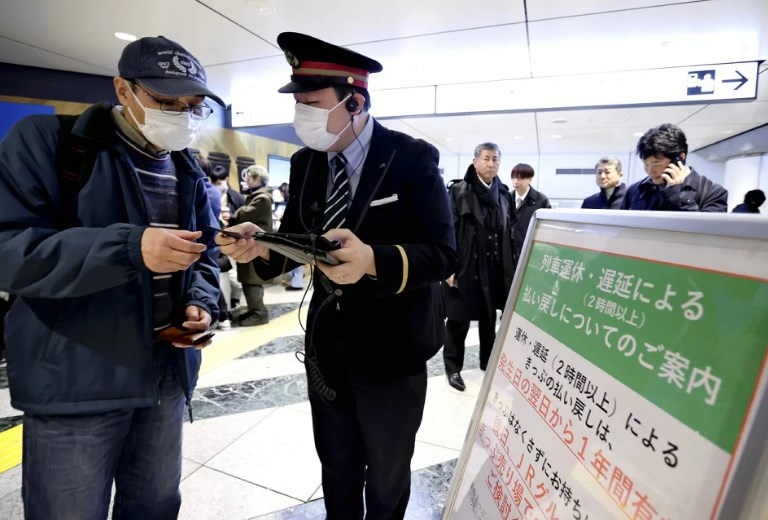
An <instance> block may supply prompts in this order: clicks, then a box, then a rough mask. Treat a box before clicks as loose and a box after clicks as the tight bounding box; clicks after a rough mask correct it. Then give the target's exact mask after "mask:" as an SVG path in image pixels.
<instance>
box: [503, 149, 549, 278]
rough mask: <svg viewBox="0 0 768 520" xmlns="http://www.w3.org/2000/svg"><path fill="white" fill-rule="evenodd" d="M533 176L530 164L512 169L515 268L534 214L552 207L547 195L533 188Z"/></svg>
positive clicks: (522, 164)
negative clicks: (538, 210) (541, 209)
mask: <svg viewBox="0 0 768 520" xmlns="http://www.w3.org/2000/svg"><path fill="white" fill-rule="evenodd" d="M533 176H534V171H533V167H532V166H531V165H529V164H524V163H520V164H517V165H515V167H514V168H512V187H513V188H514V189H515V192H514V197H515V205H514V212H513V221H514V230H513V235H512V237H513V240H514V247H515V266H517V264H518V261H519V259H520V253H521V251H522V250H523V244H524V243H525V234H526V233H527V232H528V224H530V222H531V217H533V214H534V212H535V211H536V210H537V209H540V208H545V209H547V208H551V207H552V205H551V204H550V203H549V199H548V198H547V196H546V195H544V194H543V193H541V192H540V191H536V190H535V189H533V188H531V181H532V180H533Z"/></svg>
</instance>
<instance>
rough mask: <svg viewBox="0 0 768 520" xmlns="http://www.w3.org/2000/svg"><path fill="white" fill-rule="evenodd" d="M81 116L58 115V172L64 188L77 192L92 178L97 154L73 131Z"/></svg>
mask: <svg viewBox="0 0 768 520" xmlns="http://www.w3.org/2000/svg"><path fill="white" fill-rule="evenodd" d="M78 117H79V116H67V115H57V116H56V118H57V119H58V120H59V142H58V145H57V146H56V173H57V176H58V177H59V182H60V183H61V186H62V188H64V187H67V188H68V189H72V190H73V191H75V192H77V191H80V190H81V189H82V188H83V186H85V184H86V183H87V182H88V180H89V179H90V178H91V173H92V172H93V165H94V164H95V162H96V154H95V153H94V150H93V149H92V148H91V147H89V146H88V145H87V144H86V142H85V141H84V140H83V139H81V138H80V137H78V136H76V135H75V134H73V133H72V127H73V126H75V121H77V118H78Z"/></svg>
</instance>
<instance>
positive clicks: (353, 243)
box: [317, 229, 376, 285]
mask: <svg viewBox="0 0 768 520" xmlns="http://www.w3.org/2000/svg"><path fill="white" fill-rule="evenodd" d="M323 236H324V237H325V238H326V239H327V240H330V241H331V242H334V241H335V242H338V243H339V244H340V245H341V248H340V249H337V250H335V251H331V252H330V254H331V255H332V256H333V257H334V258H337V259H338V260H339V261H340V262H341V263H340V264H339V265H333V266H332V265H328V264H325V263H322V262H318V263H317V267H318V269H320V270H321V271H322V272H323V273H324V274H325V275H326V276H327V277H328V278H330V279H331V280H333V281H334V282H335V283H337V284H342V285H346V284H352V283H356V282H357V281H358V280H360V278H362V277H363V276H364V275H366V274H367V275H369V276H373V277H375V276H376V262H375V261H374V257H373V249H372V248H371V246H369V245H368V244H366V243H365V242H363V241H362V240H360V239H359V238H357V236H356V235H355V234H354V233H352V231H350V230H349V229H331V230H329V231H328V232H327V233H326V234H325V235H323Z"/></svg>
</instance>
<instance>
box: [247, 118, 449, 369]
mask: <svg viewBox="0 0 768 520" xmlns="http://www.w3.org/2000/svg"><path fill="white" fill-rule="evenodd" d="M438 158H439V155H438V152H437V150H436V149H435V148H434V147H432V146H431V145H429V144H427V143H425V142H424V141H421V140H418V139H414V138H412V137H410V136H407V135H405V134H401V133H399V132H394V131H392V130H388V129H386V128H384V127H383V126H381V125H380V124H379V123H378V122H375V121H374V128H373V137H372V138H371V145H370V149H369V151H368V156H367V158H366V161H365V164H364V165H363V171H362V174H361V176H360V183H359V184H358V186H357V189H356V191H355V195H354V198H353V200H352V204H351V206H350V208H349V210H348V213H347V220H346V226H347V227H348V228H349V229H350V230H352V231H353V232H354V233H355V234H356V235H357V236H358V237H359V238H360V240H362V241H363V242H365V243H367V244H368V245H370V246H371V247H372V248H373V252H374V257H375V262H376V272H377V277H376V279H375V280H374V279H371V278H370V277H369V276H367V275H364V276H363V278H361V279H360V281H358V282H357V283H356V284H348V285H335V284H333V282H331V281H329V280H328V278H326V277H325V276H324V275H323V274H322V273H321V272H320V270H315V275H314V294H313V296H312V301H311V302H310V306H309V315H308V318H307V336H306V347H307V349H308V352H313V353H314V354H316V355H317V359H318V363H319V364H320V367H321V368H322V367H324V366H325V367H333V368H334V369H342V370H347V371H351V372H354V373H360V374H365V375H367V376H370V377H372V378H376V379H380V380H384V379H398V378H401V377H403V376H406V375H411V374H416V373H419V372H420V371H422V370H423V369H424V368H425V363H426V361H427V360H428V359H429V358H430V357H432V356H433V355H434V354H435V353H436V352H437V351H438V350H439V349H440V347H441V346H442V345H443V343H444V336H445V325H444V322H443V320H444V319H445V312H444V309H443V303H442V298H441V295H440V284H439V282H440V281H441V280H445V279H446V278H448V277H449V276H450V275H451V274H453V273H454V271H455V269H456V262H457V256H456V245H455V238H454V228H453V219H452V217H451V209H450V204H449V202H448V194H447V191H446V189H445V183H444V182H443V179H442V177H441V175H440V173H439V172H438V169H437V162H438ZM327 182H328V156H327V154H326V153H324V152H317V151H314V150H311V149H309V148H303V149H301V150H299V151H298V152H296V153H295V154H294V155H293V157H292V158H291V175H290V187H289V191H290V193H291V198H290V199H289V200H288V204H287V206H286V209H285V213H284V215H283V220H282V224H281V226H280V231H281V232H285V233H307V232H317V233H322V231H321V230H322V225H323V211H324V209H325V199H326V193H327ZM372 202H375V203H374V204H371V203H372ZM296 265H297V264H296V263H295V262H293V261H290V260H287V259H286V258H285V257H283V256H281V255H279V254H276V253H275V252H274V251H272V252H271V255H270V260H269V261H268V262H266V261H264V260H262V259H256V260H255V261H254V267H255V268H256V272H257V273H258V274H259V276H261V277H262V278H265V279H268V278H272V277H274V276H277V275H278V274H279V273H281V272H286V271H289V270H291V269H293V268H294V267H296ZM310 342H311V343H313V345H310Z"/></svg>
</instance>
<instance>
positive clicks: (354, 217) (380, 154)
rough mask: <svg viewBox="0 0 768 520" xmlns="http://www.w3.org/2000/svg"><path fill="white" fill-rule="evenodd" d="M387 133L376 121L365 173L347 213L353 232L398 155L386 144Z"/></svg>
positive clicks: (364, 167)
mask: <svg viewBox="0 0 768 520" xmlns="http://www.w3.org/2000/svg"><path fill="white" fill-rule="evenodd" d="M387 132H388V130H387V129H386V128H384V127H383V126H381V124H379V122H378V121H376V120H374V122H373V136H372V137H371V146H370V149H369V150H368V157H366V159H365V163H364V165H363V172H362V173H361V174H360V183H359V184H358V185H357V190H356V191H355V197H354V198H353V199H352V205H351V206H350V208H349V211H348V212H347V224H348V227H349V228H350V229H352V230H353V231H354V230H355V229H357V228H358V227H359V225H360V223H361V222H362V219H363V218H364V217H365V212H366V211H367V210H368V207H369V206H370V204H371V200H373V197H374V196H375V194H376V191H377V190H378V188H379V186H381V183H382V181H383V180H384V177H385V176H386V175H387V172H388V171H389V167H390V165H391V164H392V161H393V160H394V158H395V155H396V154H397V149H396V148H391V147H389V146H387V144H386V143H387V142H388V141H387V139H386V133H387Z"/></svg>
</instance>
